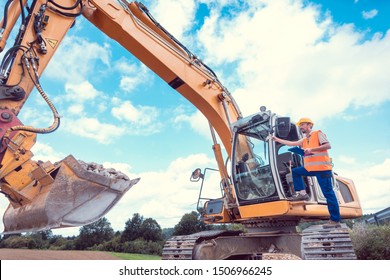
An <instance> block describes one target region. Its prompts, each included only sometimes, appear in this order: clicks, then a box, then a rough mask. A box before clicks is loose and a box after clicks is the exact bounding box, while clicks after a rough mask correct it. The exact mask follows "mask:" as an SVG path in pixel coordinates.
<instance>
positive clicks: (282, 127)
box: [275, 117, 290, 138]
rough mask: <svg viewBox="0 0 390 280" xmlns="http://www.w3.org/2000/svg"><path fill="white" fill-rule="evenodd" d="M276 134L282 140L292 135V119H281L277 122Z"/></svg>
mask: <svg viewBox="0 0 390 280" xmlns="http://www.w3.org/2000/svg"><path fill="white" fill-rule="evenodd" d="M275 129H276V134H277V135H278V137H280V138H286V137H287V136H288V135H289V133H290V118H289V117H280V118H278V119H277V120H276V127H275Z"/></svg>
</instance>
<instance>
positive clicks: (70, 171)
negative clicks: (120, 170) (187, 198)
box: [3, 155, 139, 234]
mask: <svg viewBox="0 0 390 280" xmlns="http://www.w3.org/2000/svg"><path fill="white" fill-rule="evenodd" d="M138 181H139V178H137V179H133V180H130V179H128V178H127V176H111V177H108V176H107V175H101V174H99V173H96V172H92V171H89V170H87V169H86V167H85V166H83V165H82V164H81V163H80V162H79V161H77V160H76V159H75V158H74V157H73V156H71V155H70V156H68V157H66V158H65V159H64V160H62V161H61V162H60V163H59V168H58V169H57V170H56V174H55V177H54V182H53V183H51V184H48V185H46V186H43V187H41V191H40V192H39V194H38V195H37V196H35V197H34V199H33V200H32V201H31V203H28V204H26V205H24V206H21V207H18V208H14V207H12V205H11V204H10V205H9V206H8V208H7V210H6V211H5V213H4V217H3V222H4V232H3V233H4V234H10V233H17V232H33V231H41V230H48V229H54V228H64V227H72V226H82V225H86V224H89V223H92V222H94V221H96V220H98V219H99V218H101V217H103V216H104V215H105V214H106V213H107V212H108V211H109V210H110V209H111V208H112V207H113V206H114V205H115V204H116V203H117V202H118V201H119V199H120V198H121V197H122V196H123V195H124V194H125V193H126V192H127V191H128V190H129V189H130V188H131V187H132V186H133V185H135V184H136V183H138Z"/></svg>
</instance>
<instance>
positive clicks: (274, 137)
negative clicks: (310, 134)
mask: <svg viewBox="0 0 390 280" xmlns="http://www.w3.org/2000/svg"><path fill="white" fill-rule="evenodd" d="M271 139H272V140H273V141H276V142H279V143H281V144H284V145H287V146H301V144H302V139H300V140H298V141H288V140H284V139H280V138H278V137H276V136H272V137H271Z"/></svg>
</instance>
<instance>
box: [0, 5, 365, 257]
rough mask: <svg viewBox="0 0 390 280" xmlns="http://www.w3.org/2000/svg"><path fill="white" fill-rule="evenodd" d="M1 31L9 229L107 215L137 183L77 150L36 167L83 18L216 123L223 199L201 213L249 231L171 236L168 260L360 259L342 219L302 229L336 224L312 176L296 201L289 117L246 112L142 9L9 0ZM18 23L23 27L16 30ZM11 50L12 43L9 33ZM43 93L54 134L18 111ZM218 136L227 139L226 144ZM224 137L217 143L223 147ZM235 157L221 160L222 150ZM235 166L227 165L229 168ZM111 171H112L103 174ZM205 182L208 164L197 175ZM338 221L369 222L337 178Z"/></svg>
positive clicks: (0, 156) (0, 124) (0, 176)
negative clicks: (50, 77) (53, 75)
mask: <svg viewBox="0 0 390 280" xmlns="http://www.w3.org/2000/svg"><path fill="white" fill-rule="evenodd" d="M5 2H6V3H5V6H4V18H3V20H2V22H1V29H0V51H4V52H5V53H4V55H3V59H2V62H1V65H0V137H1V146H0V162H1V165H0V192H1V193H2V194H4V196H5V197H6V198H7V199H8V200H9V202H10V204H9V207H8V208H7V210H6V212H5V214H4V217H3V222H4V234H7V233H14V232H31V231H39V230H46V229H50V228H63V227H70V226H81V225H85V224H88V223H91V222H93V221H96V220H97V219H99V218H100V217H102V216H104V215H105V214H106V213H107V212H108V211H109V210H110V209H111V208H112V207H113V206H114V205H115V203H116V202H117V201H118V200H119V199H120V198H121V197H122V196H123V194H124V193H125V192H126V191H127V190H129V189H130V188H131V187H132V186H133V185H134V184H136V183H137V182H138V180H139V179H138V178H137V179H132V180H131V179H129V178H128V177H127V176H125V175H124V174H122V173H120V172H117V171H115V172H99V171H97V170H96V166H95V167H94V166H91V164H86V163H84V162H82V161H80V160H76V159H75V158H74V157H73V156H71V155H69V156H68V157H66V158H65V159H63V160H62V161H60V162H57V163H54V164H53V163H51V162H40V161H34V160H32V156H33V154H32V152H31V151H30V149H31V147H32V146H33V145H34V143H35V140H36V135H37V134H45V133H51V132H53V131H55V130H56V129H57V128H58V127H59V125H60V116H59V114H58V112H57V110H56V108H55V106H54V104H53V103H52V102H51V100H50V99H49V97H48V96H47V95H46V94H45V92H44V89H43V87H42V85H41V83H40V77H41V75H42V73H43V72H44V71H45V68H46V66H47V65H48V63H49V62H50V60H51V59H52V57H53V55H54V53H55V52H56V50H57V49H58V48H59V46H60V45H61V42H62V40H63V38H64V37H65V35H66V33H67V32H68V30H69V29H70V28H71V27H72V26H73V25H74V24H75V20H76V19H77V17H79V16H82V17H84V18H85V19H86V20H88V21H89V22H91V23H92V24H94V25H95V26H96V27H97V28H98V29H100V30H101V31H102V32H104V33H105V34H107V35H108V36H109V37H111V38H112V39H113V40H115V41H116V42H118V43H119V44H121V45H122V46H123V47H124V48H125V49H126V50H128V51H129V52H130V53H132V54H133V55H134V56H135V57H137V58H138V59H139V60H140V61H141V62H142V63H144V64H145V65H146V66H147V67H149V68H150V69H151V70H153V71H154V72H155V73H156V74H157V75H158V76H159V77H161V78H162V79H163V80H164V81H165V82H167V83H168V84H169V85H170V86H171V87H172V88H173V89H175V90H176V91H177V92H179V93H180V94H181V95H183V96H184V97H185V98H186V99H187V100H188V101H189V102H191V103H192V104H193V105H194V106H196V108H198V109H199V110H200V111H201V113H202V114H203V115H204V116H205V117H206V118H207V120H208V121H209V124H210V131H211V136H212V141H213V145H212V148H213V151H214V154H215V159H216V163H217V166H218V171H219V173H220V177H221V181H220V185H219V186H217V188H220V189H221V196H220V197H218V198H207V199H203V198H202V195H200V196H199V199H200V200H201V199H202V203H201V205H200V206H199V207H198V208H199V211H200V212H201V215H202V218H203V220H204V221H205V222H206V223H209V224H226V223H230V224H231V223H239V224H243V225H244V226H245V228H246V230H245V231H242V232H240V231H227V230H215V231H207V232H201V233H197V234H193V235H188V236H174V237H172V238H171V239H170V240H168V241H167V242H166V245H165V247H164V249H163V259H257V258H261V256H262V254H263V253H264V252H271V251H272V252H275V251H279V252H284V253H292V254H295V255H297V256H300V257H301V258H305V259H310V258H313V259H329V258H330V259H337V258H347V259H349V258H352V259H353V258H354V257H355V255H354V251H353V248H352V245H351V241H350V239H349V237H348V230H347V228H346V226H345V225H344V224H343V225H342V226H341V227H340V228H335V229H325V228H323V227H321V225H314V226H311V227H309V228H308V229H305V230H304V231H303V232H302V233H297V232H296V226H297V225H298V223H299V222H301V221H305V220H307V221H321V220H327V219H329V214H328V210H327V204H326V199H325V197H324V195H323V194H322V192H321V189H320V188H319V185H318V182H317V181H316V179H315V177H307V178H305V184H306V190H307V192H308V194H309V196H310V199H309V200H307V201H291V200H289V199H288V198H289V197H290V196H291V195H292V193H293V184H292V179H291V166H301V165H302V159H301V157H300V156H298V155H296V154H294V153H291V152H290V151H289V150H288V149H287V148H286V146H284V145H282V144H279V143H276V142H273V141H271V140H270V137H269V136H270V135H271V134H274V135H276V136H278V137H280V138H282V139H287V140H291V141H295V140H298V139H300V138H301V137H302V135H301V132H300V131H299V129H298V128H297V126H296V125H295V124H294V123H293V122H291V121H290V118H288V117H282V116H279V115H277V114H275V113H273V112H271V111H270V110H267V109H266V108H265V107H261V109H260V110H259V112H257V113H255V114H253V115H251V116H247V117H244V116H242V113H241V112H240V109H239V107H238V105H237V104H236V102H235V100H234V99H233V96H232V95H231V94H230V92H229V91H228V90H227V89H226V88H225V87H224V86H223V85H222V83H221V82H220V81H219V79H218V77H217V75H216V74H215V73H214V72H213V70H212V69H210V68H209V67H208V66H207V65H205V64H204V63H203V62H202V61H201V60H200V59H199V58H198V57H197V56H196V55H194V54H193V53H192V52H191V51H189V50H188V49H187V48H186V47H185V46H184V45H183V44H181V43H180V42H179V41H178V40H177V39H176V38H174V37H173V36H172V35H171V34H170V33H169V32H168V31H167V30H165V29H164V28H163V27H162V26H161V25H160V24H159V23H158V22H157V21H156V19H154V18H153V16H152V15H151V14H150V12H149V10H148V9H147V8H146V7H145V6H144V5H143V4H142V3H140V2H128V1H126V0H117V1H114V0H31V1H30V0H7V1H5ZM15 26H19V29H18V30H16V28H15ZM11 32H13V33H12V34H15V42H14V44H13V46H11V47H8V48H5V46H6V41H7V39H8V38H9V35H10V34H11ZM34 88H36V89H37V91H38V92H39V93H40V94H41V95H42V98H43V99H44V100H45V101H46V102H47V104H48V106H49V107H50V109H51V110H52V112H53V123H52V125H51V126H49V127H48V128H35V127H32V126H29V125H25V124H22V123H21V121H20V120H19V119H18V113H19V112H20V111H21V110H22V107H23V104H24V103H25V102H26V100H27V99H28V98H29V96H30V93H31V92H32V90H33V89H34ZM217 136H218V137H219V138H218V137H217ZM217 139H220V140H217ZM219 141H221V142H222V145H223V147H224V148H225V150H226V153H227V155H228V156H227V158H226V159H225V158H224V156H223V153H222V149H221V145H220V144H219ZM228 167H229V168H228ZM103 171H104V170H103ZM203 178H204V174H202V171H201V169H197V170H195V171H194V172H193V173H192V177H191V179H192V180H195V181H196V180H199V179H202V180H203ZM333 183H334V190H335V192H336V195H337V198H338V201H339V205H340V212H341V217H342V218H343V219H347V218H356V217H360V216H361V215H362V209H361V205H360V202H359V198H358V195H357V192H356V189H355V187H354V184H353V182H352V180H350V179H347V178H343V177H341V176H339V175H337V174H334V178H333Z"/></svg>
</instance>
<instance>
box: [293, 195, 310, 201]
mask: <svg viewBox="0 0 390 280" xmlns="http://www.w3.org/2000/svg"><path fill="white" fill-rule="evenodd" d="M309 199H310V197H309V195H308V194H307V193H305V194H301V193H296V194H294V195H293V196H292V197H289V198H288V200H290V201H299V200H309Z"/></svg>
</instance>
